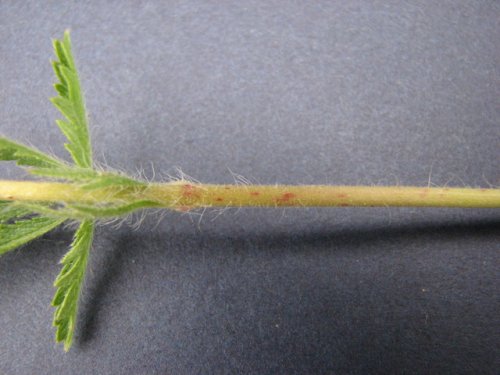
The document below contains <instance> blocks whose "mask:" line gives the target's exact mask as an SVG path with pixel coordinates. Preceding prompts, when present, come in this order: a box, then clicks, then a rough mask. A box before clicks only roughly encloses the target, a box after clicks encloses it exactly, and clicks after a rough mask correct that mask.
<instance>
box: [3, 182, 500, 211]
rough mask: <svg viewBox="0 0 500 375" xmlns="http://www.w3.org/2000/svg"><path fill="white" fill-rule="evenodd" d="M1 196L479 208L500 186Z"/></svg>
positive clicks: (72, 187) (13, 197)
mask: <svg viewBox="0 0 500 375" xmlns="http://www.w3.org/2000/svg"><path fill="white" fill-rule="evenodd" d="M0 200H10V201H21V202H22V201H28V202H37V201H38V202H49V203H50V202H53V203H57V202H65V203H70V204H87V205H89V204H90V205H102V204H113V203H119V204H123V203H127V204H129V203H134V202H138V201H150V202H154V206H157V207H164V208H173V209H177V210H181V211H188V210H190V209H192V208H198V207H245V206H246V207H306V206H315V207H347V206H350V207H355V206H360V207H374V206H385V207H387V206H408V207H471V208H472V207H477V208H488V207H489V208H500V189H476V188H435V187H414V186H387V187H382V186H327V185H297V186H293V185H213V184H193V183H189V182H187V181H176V182H170V183H163V184H149V185H147V186H143V187H136V186H116V185H115V186H112V187H106V188H101V189H92V190H89V189H85V188H82V187H80V186H79V185H77V184H71V183H57V182H31V181H0Z"/></svg>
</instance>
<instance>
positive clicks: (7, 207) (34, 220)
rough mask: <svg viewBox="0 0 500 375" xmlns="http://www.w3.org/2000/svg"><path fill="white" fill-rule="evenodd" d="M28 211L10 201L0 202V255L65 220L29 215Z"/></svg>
mask: <svg viewBox="0 0 500 375" xmlns="http://www.w3.org/2000/svg"><path fill="white" fill-rule="evenodd" d="M30 213H31V212H30V211H28V210H26V209H24V208H23V207H21V206H17V205H16V204H13V203H11V202H5V201H2V202H0V255H2V254H5V253H6V252H8V251H10V250H14V249H15V248H16V247H19V246H21V245H23V244H25V243H27V242H29V241H31V240H33V239H35V238H37V237H39V236H41V235H43V234H45V233H47V232H48V231H50V230H52V229H54V228H55V227H57V226H58V225H59V224H61V223H62V222H64V220H65V219H56V218H51V217H44V216H35V217H29V215H30Z"/></svg>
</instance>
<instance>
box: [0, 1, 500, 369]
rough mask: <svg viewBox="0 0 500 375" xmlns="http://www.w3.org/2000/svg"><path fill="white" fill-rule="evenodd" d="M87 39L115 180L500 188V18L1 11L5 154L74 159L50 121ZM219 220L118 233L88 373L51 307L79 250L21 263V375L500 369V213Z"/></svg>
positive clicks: (394, 9) (308, 6)
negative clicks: (69, 56) (63, 68)
mask: <svg viewBox="0 0 500 375" xmlns="http://www.w3.org/2000/svg"><path fill="white" fill-rule="evenodd" d="M65 28H71V30H72V38H73V43H74V52H75V55H76V59H77V65H78V67H79V69H80V72H81V80H82V86H83V88H84V91H85V94H86V100H87V107H88V111H89V115H90V121H91V132H92V138H93V144H94V151H95V160H96V161H97V162H98V163H99V164H100V165H109V166H111V167H114V168H117V169H120V170H123V171H126V172H128V173H130V174H133V175H139V174H142V175H144V176H145V177H147V178H149V179H154V180H157V181H160V180H166V179H168V176H169V175H170V176H176V175H177V176H178V175H179V172H178V168H181V169H182V171H183V172H184V173H186V174H187V175H189V176H192V177H193V178H196V179H198V180H200V181H204V182H213V183H229V182H234V181H239V182H241V180H242V178H241V177H239V175H241V176H243V177H244V179H247V180H249V181H251V182H258V183H270V184H274V183H294V184H305V183H308V184H309V183H320V184H323V183H331V184H358V183H359V184H368V185H385V184H402V185H409V184H413V185H421V186H427V185H429V184H430V185H431V186H433V185H436V186H444V185H448V186H481V187H489V186H492V185H495V186H498V185H499V184H500V173H499V172H500V170H499V164H500V160H499V159H500V156H499V148H500V147H499V145H500V120H499V119H500V104H499V98H500V42H499V41H500V2H498V1H466V0H463V1H462V0H461V1H457V0H446V1H445V0H442V1H432V0H428V1H423V0H419V1H386V0H384V1H382V0H381V1H360V0H357V1H340V0H339V1H256V0H255V1H254V0H247V1H241V2H238V1H234V2H231V1H211V2H210V1H206V2H197V1H141V2H139V1H106V2H105V1H85V2H83V1H82V2H69V1H68V2H61V1H13V0H12V1H1V2H0V119H1V120H0V134H3V135H8V136H10V137H12V138H15V139H16V140H18V141H23V142H27V143H30V144H33V145H36V146H37V147H39V148H40V149H42V150H44V151H48V152H51V153H53V154H57V155H58V156H61V157H64V158H66V159H68V155H67V154H66V151H65V149H64V148H63V146H62V143H63V142H64V138H63V136H62V135H61V134H60V133H59V131H58V129H57V128H56V126H55V125H54V120H55V119H56V118H57V116H58V114H57V112H56V110H55V109H54V108H52V106H51V104H50V103H49V101H48V100H47V99H48V97H49V96H51V95H53V94H54V90H53V88H52V86H51V85H52V83H53V82H54V77H53V72H52V70H51V67H50V64H49V59H51V58H52V50H51V48H52V47H51V38H55V37H60V36H61V35H62V33H63V31H64V29H65ZM0 174H1V178H2V179H6V178H25V176H24V174H22V173H20V172H18V170H17V169H16V168H14V167H13V166H12V165H8V166H3V165H2V166H1V169H0ZM219 213H220V212H218V211H215V212H214V211H206V212H204V213H203V215H201V214H202V213H193V214H178V213H168V214H167V215H161V214H155V215H151V216H148V217H146V218H145V220H144V221H143V222H142V224H141V226H140V227H139V229H137V230H135V231H133V230H131V229H130V227H129V226H128V225H127V224H123V225H121V226H120V227H118V228H117V229H113V227H112V226H101V227H99V229H98V230H97V233H96V239H95V242H94V245H93V249H92V256H91V259H90V264H89V269H88V274H87V279H86V281H85V285H84V289H83V294H82V303H81V307H80V312H79V316H78V327H77V330H76V337H75V344H74V346H73V348H72V350H71V351H70V352H69V353H67V354H65V353H64V352H63V350H62V348H61V347H59V346H56V345H55V344H54V341H53V334H54V329H53V328H52V327H51V319H52V313H53V309H52V308H51V307H50V306H49V303H50V300H51V298H52V294H53V292H54V289H53V287H52V282H53V280H54V278H55V276H56V275H57V273H58V272H59V269H60V266H59V265H58V264H57V262H58V260H59V259H60V258H61V256H62V255H63V254H64V252H65V251H66V249H67V248H68V245H69V243H70V241H71V236H72V228H61V229H58V230H56V231H54V232H52V233H51V234H48V235H46V236H44V237H43V238H42V239H39V240H36V241H34V242H33V243H31V244H29V245H27V246H24V247H23V248H22V249H20V250H17V251H14V252H12V253H9V254H7V255H5V256H3V257H2V258H1V259H0V332H1V333H0V372H2V373H5V374H74V373H81V374H111V373H113V374H129V373H130V374H167V373H169V374H226V373H227V374H237V373H242V374H279V373H282V374H301V373H304V374H305V373H309V374H323V373H336V374H378V373H384V374H391V373H392V374H412V373H415V374H423V373H441V374H461V373H463V374H465V373H474V374H479V373H481V374H493V373H495V372H496V371H498V368H499V365H500V363H499V352H498V350H499V349H498V348H499V346H500V338H499V336H500V335H499V331H498V329H499V325H500V319H499V313H498V312H499V311H500V296H499V294H500V293H499V277H498V275H499V272H498V264H499V260H500V259H499V258H500V256H499V242H500V241H499V240H500V214H499V211H498V210H496V211H495V210H480V209H469V210H466V209H414V208H412V209H385V208H379V209H377V208H366V209H360V208H358V209H354V208H352V209H346V208H343V209H278V210H273V209H241V210H228V211H227V212H224V213H223V214H222V215H220V216H218V215H219ZM160 219H161V221H160ZM137 220H138V218H137V217H136V218H135V222H136V223H137ZM0 240H1V239H0Z"/></svg>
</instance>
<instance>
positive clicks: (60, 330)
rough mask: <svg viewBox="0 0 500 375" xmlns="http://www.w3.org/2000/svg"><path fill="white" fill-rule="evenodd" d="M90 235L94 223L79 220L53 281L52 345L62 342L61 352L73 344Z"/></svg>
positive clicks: (90, 242) (90, 239) (91, 234)
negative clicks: (54, 335) (53, 342)
mask: <svg viewBox="0 0 500 375" xmlns="http://www.w3.org/2000/svg"><path fill="white" fill-rule="evenodd" d="M93 233H94V223H93V222H92V221H90V220H84V221H82V222H81V224H80V227H79V228H78V230H77V231H76V233H75V237H74V239H73V243H72V244H71V248H70V250H69V251H68V253H66V255H65V256H64V257H63V258H62V259H61V264H62V265H63V268H62V270H61V272H60V273H59V275H58V276H57V278H56V281H55V282H54V286H55V287H56V288H57V290H56V293H55V295H54V299H53V300H52V306H55V307H56V311H55V313H54V322H53V324H54V326H55V327H56V342H63V343H64V350H65V351H68V350H69V348H70V347H71V344H72V342H73V333H74V330H75V326H76V318H77V313H78V298H79V296H80V290H81V287H82V283H83V279H84V276H85V269H86V267H87V260H88V257H89V252H90V246H91V245H92V237H93Z"/></svg>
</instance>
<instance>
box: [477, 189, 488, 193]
mask: <svg viewBox="0 0 500 375" xmlns="http://www.w3.org/2000/svg"><path fill="white" fill-rule="evenodd" d="M479 191H480V192H482V193H486V192H487V191H488V189H479Z"/></svg>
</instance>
